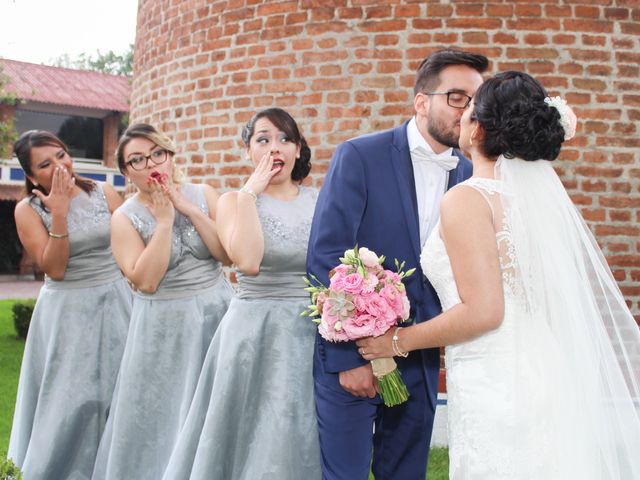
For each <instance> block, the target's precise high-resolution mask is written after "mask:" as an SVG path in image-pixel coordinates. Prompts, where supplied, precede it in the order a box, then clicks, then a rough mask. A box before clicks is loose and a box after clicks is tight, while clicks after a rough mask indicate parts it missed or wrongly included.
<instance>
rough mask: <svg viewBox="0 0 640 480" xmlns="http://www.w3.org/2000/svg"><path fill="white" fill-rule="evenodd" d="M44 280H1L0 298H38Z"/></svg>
mask: <svg viewBox="0 0 640 480" xmlns="http://www.w3.org/2000/svg"><path fill="white" fill-rule="evenodd" d="M40 287H42V282H38V281H34V280H16V281H0V299H4V298H36V297H37V296H38V292H39V291H40Z"/></svg>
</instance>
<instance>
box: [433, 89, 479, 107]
mask: <svg viewBox="0 0 640 480" xmlns="http://www.w3.org/2000/svg"><path fill="white" fill-rule="evenodd" d="M425 95H446V96H447V105H449V106H450V107H453V108H459V109H464V108H467V107H468V106H469V103H470V102H471V98H472V97H470V96H469V95H467V94H466V93H462V92H431V93H425Z"/></svg>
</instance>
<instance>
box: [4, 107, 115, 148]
mask: <svg viewBox="0 0 640 480" xmlns="http://www.w3.org/2000/svg"><path fill="white" fill-rule="evenodd" d="M15 125H16V130H17V131H18V134H22V133H24V132H26V131H27V130H48V131H50V132H52V133H55V134H56V135H57V136H58V137H59V138H60V139H61V140H62V141H63V142H64V143H66V144H67V146H68V147H69V151H70V153H71V157H75V158H92V159H98V160H102V140H103V125H102V120H100V119H99V118H90V117H80V116H75V115H64V114H58V113H45V112H35V111H31V110H22V109H20V108H16V116H15Z"/></svg>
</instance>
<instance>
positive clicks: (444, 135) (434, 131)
mask: <svg viewBox="0 0 640 480" xmlns="http://www.w3.org/2000/svg"><path fill="white" fill-rule="evenodd" d="M430 113H431V112H430ZM456 130H457V132H456ZM427 131H428V132H429V135H431V138H433V139H434V140H435V141H436V142H438V143H439V144H441V145H445V146H447V147H452V148H459V145H458V141H459V137H460V124H459V123H458V122H456V123H454V125H453V126H452V127H449V126H448V125H446V124H445V122H444V121H442V120H441V119H438V118H435V115H433V116H432V115H429V118H428V125H427Z"/></svg>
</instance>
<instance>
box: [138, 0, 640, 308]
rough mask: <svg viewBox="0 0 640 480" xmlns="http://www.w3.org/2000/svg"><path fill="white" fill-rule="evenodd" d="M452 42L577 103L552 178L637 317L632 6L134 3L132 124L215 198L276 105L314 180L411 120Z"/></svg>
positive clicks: (639, 249) (639, 51)
mask: <svg viewBox="0 0 640 480" xmlns="http://www.w3.org/2000/svg"><path fill="white" fill-rule="evenodd" d="M446 46H455V47H459V48H463V49H468V50H473V51H478V52H481V53H484V54H485V55H487V56H488V57H489V59H490V60H491V72H497V71H500V70H505V69H517V70H524V71H526V72H528V73H531V74H533V75H535V76H536V77H537V78H538V79H540V80H541V81H542V83H543V84H544V85H545V86H546V87H547V88H548V89H549V90H550V92H551V93H552V94H554V95H556V94H559V95H562V96H564V97H565V98H566V99H567V100H568V101H569V102H570V104H571V105H573V107H574V109H575V111H576V113H577V115H578V117H579V120H580V121H579V127H578V135H577V136H576V138H575V139H574V140H572V141H571V142H569V143H568V144H567V145H566V147H565V148H564V149H563V152H562V154H561V158H560V160H559V161H558V162H557V164H556V165H557V169H558V172H559V173H560V175H561V177H562V179H563V182H564V183H565V185H566V187H567V189H568V190H569V192H570V194H571V196H572V198H573V199H574V201H575V202H576V203H577V204H578V206H579V207H580V209H581V211H582V213H583V215H584V217H585V219H586V220H587V222H588V223H589V226H590V227H591V229H592V230H593V232H594V233H595V235H596V237H597V239H598V241H599V243H600V245H601V246H602V247H603V248H604V251H605V254H606V255H607V257H608V259H609V261H610V264H611V266H612V269H613V272H614V275H615V277H616V279H617V280H618V282H619V284H620V287H621V289H622V291H623V293H624V295H625V298H627V299H628V302H629V304H630V305H631V307H632V310H633V312H634V314H635V315H636V319H640V227H639V226H638V225H639V223H640V154H639V153H638V147H640V135H639V132H640V80H638V78H640V66H639V65H640V4H639V3H638V1H637V0H536V1H528V0H518V1H506V0H505V1H497V0H496V1H490V2H473V1H471V2H467V1H444V0H443V1H419V2H417V1H416V2H413V1H400V0H395V1H394V0H384V1H382V0H378V1H372V0H298V1H273V0H269V1H267V0H218V1H211V0H186V1H182V0H140V3H139V14H138V34H137V38H136V46H135V67H134V71H135V76H134V80H133V86H132V87H133V88H132V94H131V119H132V121H146V122H151V123H154V124H156V125H157V126H159V127H160V128H161V129H163V130H165V131H166V132H167V133H168V134H170V135H171V136H172V137H173V138H174V139H175V140H176V142H177V144H178V145H179V147H180V150H181V153H180V155H179V157H178V160H179V161H180V162H183V163H184V164H185V168H186V171H187V173H188V175H189V176H190V177H191V178H193V179H195V180H197V181H206V182H209V183H211V184H212V185H214V186H215V187H218V188H220V189H222V190H225V189H231V188H238V187H239V186H240V185H241V184H242V183H243V181H244V179H245V178H246V177H247V174H248V173H249V172H250V171H251V168H250V165H249V164H248V162H246V161H245V160H244V159H243V158H244V157H243V155H242V144H241V142H240V140H239V138H240V129H241V126H242V124H243V123H244V122H246V120H248V118H249V117H250V116H251V115H252V114H253V113H254V112H255V111H256V110H259V109H261V108H264V107H268V106H273V105H277V106H280V107H283V108H285V109H287V110H289V111H290V112H291V113H292V114H293V115H294V117H295V118H296V119H297V120H298V121H299V123H300V125H301V127H302V129H303V132H304V134H305V136H306V137H307V139H308V141H309V144H310V146H311V148H312V151H313V159H314V166H313V170H312V179H311V181H312V183H314V184H316V185H320V184H321V182H322V176H323V174H324V173H325V172H326V169H327V166H328V162H329V160H330V158H331V154H332V152H333V150H334V147H335V146H336V145H337V144H338V143H339V142H341V141H342V140H344V139H346V138H350V137H353V136H356V135H360V134H363V133H367V132H372V131H376V130H380V129H386V128H391V127H393V126H395V125H398V124H400V123H401V122H402V121H403V120H405V119H407V118H408V117H409V116H410V115H411V113H412V107H411V104H412V93H411V89H412V86H413V79H414V71H415V69H416V67H417V65H418V64H419V63H420V61H421V60H422V59H423V58H424V57H425V56H426V55H428V54H429V53H430V52H432V51H433V50H435V49H438V48H441V47H446Z"/></svg>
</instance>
